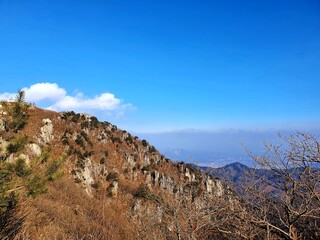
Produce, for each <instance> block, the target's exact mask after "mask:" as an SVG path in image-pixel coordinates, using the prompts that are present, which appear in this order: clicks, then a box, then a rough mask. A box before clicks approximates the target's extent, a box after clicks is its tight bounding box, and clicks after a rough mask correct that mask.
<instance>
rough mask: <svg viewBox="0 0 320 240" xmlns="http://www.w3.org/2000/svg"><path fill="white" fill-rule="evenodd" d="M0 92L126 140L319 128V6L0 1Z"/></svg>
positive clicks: (312, 2)
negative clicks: (77, 114) (133, 135)
mask: <svg viewBox="0 0 320 240" xmlns="http://www.w3.org/2000/svg"><path fill="white" fill-rule="evenodd" d="M0 83H1V86H0V93H1V94H2V96H5V95H4V93H14V92H16V91H17V89H20V88H24V87H25V88H27V89H31V88H32V86H34V85H35V84H38V83H50V84H56V86H55V88H54V89H55V90H57V91H58V90H59V89H60V90H61V91H62V90H64V92H63V93H62V92H61V91H60V93H61V98H60V99H58V100H60V102H59V104H60V105H59V104H57V103H56V102H55V101H58V100H57V99H56V98H54V97H52V96H51V97H48V98H45V97H43V98H36V97H34V96H33V98H32V97H30V99H31V100H35V102H36V104H38V105H39V106H42V107H49V106H50V107H51V108H52V109H56V110H65V109H67V108H68V106H69V107H70V106H71V107H72V106H74V108H75V110H78V111H87V112H90V113H93V114H96V115H98V117H99V118H100V119H101V120H108V121H111V122H113V123H114V124H116V125H118V126H119V127H121V128H123V129H127V130H130V131H133V132H164V131H176V130H183V129H193V130H194V129H200V130H203V131H211V130H215V131H216V130H223V129H246V130H263V131H264V130H268V129H275V130H278V129H286V130H291V129H292V130H296V129H317V128H318V127H319V122H320V111H319V100H320V95H319V92H320V2H319V1H317V0H305V1H300V0H299V1H298V0H297V1H295V0H290V1H289V0H287V1H279V0H278V1H245V0H244V1H229V0H226V1H214V0H211V1H188V0H184V1H172V0H171V1H164V0H162V1H82V0H77V1H75V0H74V1H59V0H57V1H33V0H30V1H18V0H0ZM38 86H39V85H38ZM47 86H48V85H47ZM50 86H51V87H52V85H50ZM32 89H33V88H32ZM50 89H51V88H50ZM50 89H49V90H48V92H50V91H51V90H50ZM35 92H36V93H39V91H35ZM58 92H59V91H58ZM51 93H52V94H53V93H54V92H52V91H51ZM104 93H109V94H111V95H103V94H104ZM63 94H64V95H63ZM6 96H8V94H7V95H6ZM59 96H60V95H59ZM67 99H69V100H70V99H71V100H72V101H74V102H77V101H78V102H79V103H81V104H83V106H84V105H85V106H86V107H85V108H81V106H78V105H75V103H74V104H73V105H72V104H70V105H68V106H65V105H64V106H62V105H61V104H62V100H63V101H66V100H67ZM103 99H104V100H103ZM99 101H104V102H103V104H101V107H99V108H98V107H94V106H93V105H94V104H95V103H97V104H100V103H99ZM108 101H109V102H108ZM110 101H111V103H110ZM81 104H80V105H81ZM99 106H100V105H99Z"/></svg>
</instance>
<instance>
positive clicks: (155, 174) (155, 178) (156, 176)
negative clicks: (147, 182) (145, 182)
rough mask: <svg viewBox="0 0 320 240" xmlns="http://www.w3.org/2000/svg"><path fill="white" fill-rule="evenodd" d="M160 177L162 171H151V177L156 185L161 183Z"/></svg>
mask: <svg viewBox="0 0 320 240" xmlns="http://www.w3.org/2000/svg"><path fill="white" fill-rule="evenodd" d="M159 177H160V173H159V172H157V171H153V172H152V173H151V178H152V182H153V184H154V185H156V184H158V183H159Z"/></svg>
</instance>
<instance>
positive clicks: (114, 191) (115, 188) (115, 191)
mask: <svg viewBox="0 0 320 240" xmlns="http://www.w3.org/2000/svg"><path fill="white" fill-rule="evenodd" d="M118 189H119V185H118V182H117V181H114V182H113V183H112V189H111V193H112V196H117V195H118Z"/></svg>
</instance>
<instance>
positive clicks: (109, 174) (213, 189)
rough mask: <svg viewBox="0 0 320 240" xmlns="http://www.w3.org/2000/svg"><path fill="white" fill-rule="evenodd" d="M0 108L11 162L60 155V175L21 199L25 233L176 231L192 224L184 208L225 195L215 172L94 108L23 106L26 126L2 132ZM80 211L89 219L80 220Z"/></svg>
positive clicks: (159, 235) (158, 234) (1, 142)
mask: <svg viewBox="0 0 320 240" xmlns="http://www.w3.org/2000/svg"><path fill="white" fill-rule="evenodd" d="M0 110H1V111H0V132H1V137H0V146H1V149H0V155H1V156H2V158H5V159H6V160H7V161H9V162H12V163H14V162H16V161H18V160H19V159H24V160H25V162H26V163H27V164H28V165H30V164H31V163H32V161H34V159H36V158H37V157H39V156H42V155H43V154H44V153H46V152H50V156H51V158H56V159H60V158H63V159H64V165H63V171H64V176H63V177H60V178H59V179H58V180H57V181H56V182H55V183H52V184H49V193H48V194H46V195H42V196H40V197H38V198H35V199H33V200H32V201H31V203H30V205H29V206H28V208H29V210H30V212H29V213H28V214H26V216H27V217H26V219H27V221H26V223H27V224H24V225H23V226H22V229H24V234H25V235H24V238H26V239H27V238H28V237H30V238H33V239H34V238H39V237H40V238H41V236H42V237H43V238H52V237H53V238H54V237H58V238H59V236H60V238H61V239H75V238H74V237H75V234H76V233H77V232H78V234H79V237H81V239H83V237H87V236H89V235H90V234H91V235H92V237H93V238H88V239H110V238H111V235H112V234H113V236H112V239H117V238H122V239H123V237H126V238H131V239H138V238H140V239H141V238H142V239H152V238H153V237H154V238H156V239H166V238H169V237H170V238H169V239H175V238H178V239H181V237H182V236H184V234H185V236H187V235H188V236H189V235H190V234H195V232H196V231H198V229H196V227H193V225H190V226H187V225H188V222H187V221H188V218H190V217H191V216H189V215H190V213H191V212H192V211H200V209H205V208H208V203H209V202H210V201H216V200H217V199H221V198H223V196H224V193H225V190H224V188H223V186H222V184H221V182H220V181H219V180H218V179H213V178H212V177H211V176H209V175H206V174H205V173H203V172H201V171H199V170H198V169H196V168H194V167H192V166H191V165H188V164H184V163H173V162H171V161H170V160H169V159H167V158H165V157H164V156H163V155H161V154H160V153H159V152H158V151H157V150H156V149H155V147H154V146H152V145H150V144H149V143H148V142H147V141H146V140H140V139H138V138H137V137H135V136H132V135H131V134H130V133H128V132H126V131H124V130H120V129H118V128H117V127H116V126H115V125H112V124H111V123H108V122H99V121H98V120H97V118H96V117H94V116H90V115H87V114H77V113H74V112H64V113H57V112H52V111H47V110H43V109H39V108H36V107H30V108H29V109H28V111H27V113H25V114H27V115H28V116H29V117H28V120H27V122H26V124H25V126H24V127H23V128H22V129H21V130H19V131H18V132H16V133H12V134H11V136H8V134H7V133H6V131H7V125H6V122H7V120H8V118H10V116H9V114H8V113H7V112H6V111H5V110H4V109H3V107H2V106H1V108H0ZM6 134H7V135H6ZM17 135H20V136H27V141H26V142H25V147H24V148H23V149H21V150H19V151H13V152H10V151H8V147H7V146H8V144H10V139H12V138H13V137H15V136H17ZM90 205H92V208H93V209H91V210H90V207H89V206H90ZM110 208H111V209H112V210H110ZM49 209H51V210H49ZM54 209H55V211H54ZM106 209H108V210H106ZM91 211H93V212H95V214H96V216H92V215H94V213H92V212H91ZM62 212H63V214H62ZM65 214H66V215H65ZM188 214H189V215H188ZM36 216H38V217H39V216H41V218H43V219H45V221H41V222H39V221H37V220H36V219H35V218H36ZM84 219H87V220H88V221H92V224H93V223H95V224H93V225H94V227H93V226H92V227H88V226H89V225H90V224H89V223H88V224H87V225H86V226H85V227H84V226H82V224H84V222H82V221H85V220H84ZM110 220H111V221H112V222H110ZM189 220H190V219H189ZM32 221H33V223H32ZM70 221H71V222H72V224H71V225H70ZM67 222H68V224H67ZM114 225H117V227H115V226H114ZM79 226H82V229H78V228H79ZM112 226H113V227H112ZM155 226H157V227H155ZM112 228H113V230H112ZM189 228H190V229H189ZM54 229H55V230H54ZM77 229H78V230H77ZM85 229H86V230H85ZM97 230H99V231H100V232H101V231H102V234H101V235H97V233H96V231H97ZM145 231H151V232H150V233H149V234H146V233H145ZM40 232H42V233H41V234H42V235H41V234H40ZM39 234H40V235H41V236H40V235H39ZM110 234H111V235H110ZM194 236H196V235H194Z"/></svg>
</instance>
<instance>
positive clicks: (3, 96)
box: [0, 93, 16, 101]
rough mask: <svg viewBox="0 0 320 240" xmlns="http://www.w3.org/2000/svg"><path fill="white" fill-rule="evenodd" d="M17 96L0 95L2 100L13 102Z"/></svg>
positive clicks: (10, 94) (12, 94)
mask: <svg viewBox="0 0 320 240" xmlns="http://www.w3.org/2000/svg"><path fill="white" fill-rule="evenodd" d="M15 97H16V94H15V93H0V100H1V101H3V100H13V99H15Z"/></svg>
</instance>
